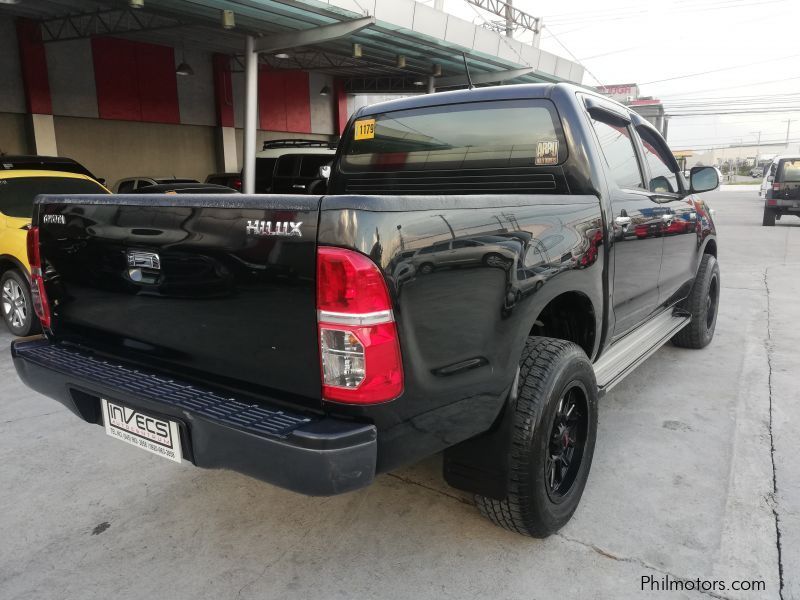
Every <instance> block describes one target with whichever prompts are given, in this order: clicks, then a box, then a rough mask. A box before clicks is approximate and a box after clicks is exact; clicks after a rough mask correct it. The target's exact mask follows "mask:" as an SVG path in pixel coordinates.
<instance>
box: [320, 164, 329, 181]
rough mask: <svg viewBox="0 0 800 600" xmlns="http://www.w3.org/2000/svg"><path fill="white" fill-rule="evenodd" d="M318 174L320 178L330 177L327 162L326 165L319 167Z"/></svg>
mask: <svg viewBox="0 0 800 600" xmlns="http://www.w3.org/2000/svg"><path fill="white" fill-rule="evenodd" d="M319 176H320V177H321V178H322V179H326V180H327V179H330V177H331V165H330V163H328V164H327V165H322V166H321V167H320V168H319Z"/></svg>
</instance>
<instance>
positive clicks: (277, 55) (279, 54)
mask: <svg viewBox="0 0 800 600" xmlns="http://www.w3.org/2000/svg"><path fill="white" fill-rule="evenodd" d="M275 58H280V59H286V58H289V55H288V54H286V52H278V53H277V54H276V55H275Z"/></svg>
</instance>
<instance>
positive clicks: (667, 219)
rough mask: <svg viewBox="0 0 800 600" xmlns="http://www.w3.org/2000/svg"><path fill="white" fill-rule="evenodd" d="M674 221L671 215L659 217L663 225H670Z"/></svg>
mask: <svg viewBox="0 0 800 600" xmlns="http://www.w3.org/2000/svg"><path fill="white" fill-rule="evenodd" d="M674 219H675V217H674V216H673V215H661V220H662V221H664V223H672V221H673V220H674Z"/></svg>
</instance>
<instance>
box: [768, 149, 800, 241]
mask: <svg viewBox="0 0 800 600" xmlns="http://www.w3.org/2000/svg"><path fill="white" fill-rule="evenodd" d="M769 173H770V174H769V175H767V177H766V178H765V182H766V184H767V187H766V189H765V192H764V218H763V220H762V223H761V224H762V225H764V226H766V227H774V226H775V221H776V220H777V221H779V220H780V218H781V217H782V216H784V215H795V216H798V217H800V155H793V156H787V155H784V156H778V157H776V158H775V160H773V161H772V164H771V165H770V169H769Z"/></svg>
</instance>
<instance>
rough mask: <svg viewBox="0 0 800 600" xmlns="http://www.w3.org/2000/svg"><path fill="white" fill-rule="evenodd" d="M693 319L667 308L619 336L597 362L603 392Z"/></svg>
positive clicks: (596, 371) (597, 372) (599, 385)
mask: <svg viewBox="0 0 800 600" xmlns="http://www.w3.org/2000/svg"><path fill="white" fill-rule="evenodd" d="M690 320H691V317H689V316H687V315H675V314H673V312H672V310H665V311H664V312H663V313H661V314H660V315H658V316H655V317H653V318H652V319H650V320H649V321H648V322H647V323H645V324H644V325H642V326H640V327H639V328H637V329H635V330H634V331H631V332H630V333H629V334H628V335H626V336H625V337H623V338H621V339H619V340H618V341H617V342H615V343H614V344H613V345H612V346H611V347H610V348H609V349H608V350H606V351H605V352H604V353H603V355H602V356H601V357H600V359H599V360H598V361H597V362H596V363H595V364H594V374H595V377H596V378H597V386H598V387H599V388H600V389H601V390H602V391H603V392H607V391H608V390H610V389H611V388H612V387H614V386H615V385H617V384H618V383H619V382H620V381H622V380H623V379H624V378H625V376H626V375H627V374H628V373H630V372H631V371H633V369H634V368H636V367H637V366H638V365H639V364H640V363H642V362H644V361H645V360H646V359H647V358H648V357H649V356H650V355H651V354H653V353H654V352H655V351H656V350H658V349H659V348H661V346H663V345H664V344H665V343H666V342H668V341H669V340H670V338H671V337H672V336H673V335H675V334H676V333H678V332H679V331H680V330H681V329H683V328H684V327H686V325H688V324H689V321H690Z"/></svg>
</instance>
